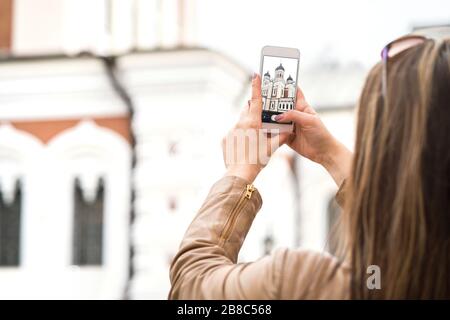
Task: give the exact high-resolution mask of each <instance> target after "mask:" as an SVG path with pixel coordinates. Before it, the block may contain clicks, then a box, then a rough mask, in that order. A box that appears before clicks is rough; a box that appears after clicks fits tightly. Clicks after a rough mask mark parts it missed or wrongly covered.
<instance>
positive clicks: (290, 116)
mask: <svg viewBox="0 0 450 320" xmlns="http://www.w3.org/2000/svg"><path fill="white" fill-rule="evenodd" d="M296 100H297V102H296V107H295V109H296V110H291V111H288V112H285V113H282V114H280V115H278V116H277V118H276V120H277V121H278V122H290V121H292V122H294V134H293V135H292V136H291V137H290V139H289V140H288V142H287V143H286V144H287V145H288V146H290V147H291V148H292V149H293V150H295V151H296V152H297V153H299V154H300V155H302V156H304V157H306V158H308V159H310V160H312V161H314V162H316V163H318V164H321V165H322V166H324V167H325V169H327V171H328V172H329V173H330V175H331V176H332V177H333V179H334V181H335V182H336V184H337V185H338V186H339V185H341V183H342V182H343V180H344V179H346V178H347V177H348V176H349V174H350V170H351V163H352V158H353V154H352V153H351V152H350V151H349V150H348V149H347V148H346V147H345V146H344V145H343V144H342V143H340V142H339V141H338V140H337V139H336V138H335V137H333V135H332V134H331V133H330V132H329V131H328V129H327V128H326V127H325V125H324V124H323V122H322V120H320V118H319V116H318V114H317V113H316V112H315V111H314V109H313V108H312V107H311V106H310V105H309V104H308V103H307V102H306V99H305V96H304V95H303V92H302V91H301V89H300V88H298V87H297V99H296Z"/></svg>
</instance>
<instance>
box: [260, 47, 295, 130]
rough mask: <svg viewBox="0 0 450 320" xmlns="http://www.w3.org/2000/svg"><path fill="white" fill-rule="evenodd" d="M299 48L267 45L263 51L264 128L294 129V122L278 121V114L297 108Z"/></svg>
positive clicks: (262, 91)
mask: <svg viewBox="0 0 450 320" xmlns="http://www.w3.org/2000/svg"><path fill="white" fill-rule="evenodd" d="M299 62H300V51H299V50H298V49H295V48H284V47H273V46H265V47H263V48H262V50H261V68H260V74H261V93H262V102H263V111H262V127H263V128H265V129H279V130H280V132H292V131H293V129H294V124H293V123H292V122H289V123H279V122H277V121H275V116H276V115H278V114H280V113H283V112H286V111H289V110H293V109H295V100H296V97H297V80H298V65H299Z"/></svg>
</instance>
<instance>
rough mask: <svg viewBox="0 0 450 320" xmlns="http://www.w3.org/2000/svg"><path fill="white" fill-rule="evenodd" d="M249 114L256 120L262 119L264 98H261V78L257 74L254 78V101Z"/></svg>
mask: <svg viewBox="0 0 450 320" xmlns="http://www.w3.org/2000/svg"><path fill="white" fill-rule="evenodd" d="M249 113H250V114H251V115H252V116H253V117H254V118H255V119H259V118H261V113H262V96H261V77H260V76H259V75H258V74H257V73H255V74H254V75H253V78H252V99H251V100H250V108H249Z"/></svg>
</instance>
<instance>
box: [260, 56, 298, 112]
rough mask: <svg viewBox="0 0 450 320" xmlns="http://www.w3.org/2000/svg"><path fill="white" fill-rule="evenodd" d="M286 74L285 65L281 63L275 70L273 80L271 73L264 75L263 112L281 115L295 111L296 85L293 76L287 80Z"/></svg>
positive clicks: (262, 89) (262, 90)
mask: <svg viewBox="0 0 450 320" xmlns="http://www.w3.org/2000/svg"><path fill="white" fill-rule="evenodd" d="M284 72H285V69H284V67H283V64H281V63H280V65H279V66H278V67H276V68H275V76H274V78H273V79H272V78H271V77H270V73H269V71H267V72H266V73H265V74H264V77H263V81H262V88H261V92H262V97H263V110H265V111H272V112H274V113H280V112H285V111H288V110H291V109H293V107H294V100H295V85H296V84H295V81H294V80H293V79H292V77H291V75H289V76H288V78H287V79H286V80H285V79H284Z"/></svg>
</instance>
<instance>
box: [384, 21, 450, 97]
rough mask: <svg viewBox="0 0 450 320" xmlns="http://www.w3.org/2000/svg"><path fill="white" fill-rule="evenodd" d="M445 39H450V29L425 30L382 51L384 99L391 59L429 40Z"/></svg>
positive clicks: (404, 37) (392, 42) (393, 43)
mask: <svg viewBox="0 0 450 320" xmlns="http://www.w3.org/2000/svg"><path fill="white" fill-rule="evenodd" d="M445 38H450V27H435V28H425V29H421V30H417V31H415V32H413V33H411V34H409V35H406V36H403V37H400V38H398V39H396V40H394V41H391V42H389V43H388V44H387V45H386V46H385V47H384V48H383V50H381V60H382V63H383V71H382V72H383V74H382V77H381V81H382V82H381V91H382V94H383V97H386V95H387V67H388V59H389V58H392V57H394V56H396V55H397V54H399V53H401V52H404V51H405V50H408V49H410V48H412V47H415V46H418V45H420V44H422V43H424V42H425V41H427V40H441V39H445Z"/></svg>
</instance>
